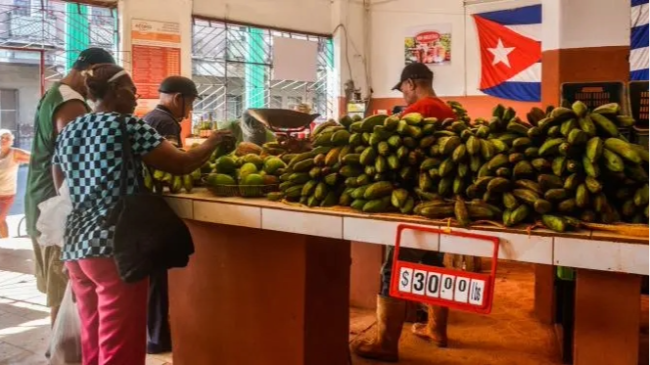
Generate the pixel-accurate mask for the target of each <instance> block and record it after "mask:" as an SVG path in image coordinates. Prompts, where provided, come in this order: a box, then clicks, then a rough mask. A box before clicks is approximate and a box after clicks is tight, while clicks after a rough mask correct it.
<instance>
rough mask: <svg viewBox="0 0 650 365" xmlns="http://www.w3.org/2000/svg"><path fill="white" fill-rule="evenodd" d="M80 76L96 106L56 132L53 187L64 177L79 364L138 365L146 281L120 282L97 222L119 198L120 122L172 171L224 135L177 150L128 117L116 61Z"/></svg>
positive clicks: (189, 167)
mask: <svg viewBox="0 0 650 365" xmlns="http://www.w3.org/2000/svg"><path fill="white" fill-rule="evenodd" d="M85 77H86V87H87V89H88V95H89V97H90V99H91V100H93V101H94V102H95V109H94V110H93V112H92V113H89V114H86V115H84V116H82V117H79V118H77V119H76V120H75V121H73V122H72V123H70V124H68V126H67V127H66V128H65V129H64V130H63V131H62V132H61V133H60V134H59V136H58V138H57V142H56V150H55V154H54V159H53V174H54V180H55V184H56V186H57V189H58V188H59V186H60V185H61V183H62V182H63V179H67V182H68V186H69V188H70V198H71V200H72V205H73V211H72V213H71V214H70V216H69V217H68V221H67V224H66V233H65V244H64V246H63V249H62V257H61V258H62V260H63V261H65V265H66V268H67V269H68V272H69V276H70V280H71V282H72V288H73V290H74V293H75V295H76V298H77V307H78V310H79V315H80V317H81V322H82V331H81V341H82V354H83V365H108V364H125V365H126V364H128V365H144V363H145V357H146V339H147V336H146V311H147V292H148V282H147V280H143V281H141V282H138V283H134V284H126V283H124V282H123V281H121V280H120V277H119V275H118V272H117V268H116V266H115V263H114V261H113V257H112V256H113V253H112V247H113V234H114V227H110V228H104V227H103V225H102V222H103V221H104V219H105V218H106V217H107V214H108V212H109V211H110V210H111V208H112V207H113V206H114V205H115V204H116V202H117V201H118V199H119V191H120V175H121V168H122V156H121V146H122V145H121V143H122V142H121V141H122V137H123V136H122V133H121V130H120V126H119V123H126V125H127V131H128V138H129V139H130V142H131V148H132V150H133V154H134V156H135V158H136V159H141V160H142V161H144V162H145V163H146V164H147V165H149V166H151V167H153V168H155V169H158V170H162V171H167V172H170V173H172V174H176V175H182V174H188V173H190V172H191V171H194V170H195V169H197V168H199V167H200V166H201V165H203V163H205V161H207V160H208V158H209V157H210V154H211V153H212V151H213V150H214V149H215V148H216V147H217V145H218V144H219V143H221V141H222V140H224V139H228V138H230V136H229V135H228V133H227V132H215V133H214V134H213V135H212V136H211V137H210V138H209V139H208V140H207V141H206V142H204V143H203V144H201V145H200V146H199V147H196V148H193V149H191V150H190V151H188V152H183V151H180V150H178V149H177V148H176V147H174V145H172V144H171V143H169V142H167V141H165V140H164V138H162V137H161V136H160V135H158V133H156V131H155V130H154V129H153V128H151V127H150V126H148V125H147V124H145V123H144V122H143V121H142V120H140V119H139V118H137V117H135V116H133V115H132V113H133V111H134V110H135V107H136V104H137V99H138V94H137V90H136V87H135V85H134V84H133V81H132V80H131V77H130V76H129V75H128V73H126V71H124V70H123V69H122V68H121V67H119V66H116V65H113V64H99V65H95V66H93V67H92V68H91V69H90V70H88V71H87V72H86V74H85ZM138 173H141V172H140V171H129V173H128V176H129V179H128V189H127V192H128V193H129V194H132V193H134V191H135V189H134V181H135V179H134V177H135V176H136V174H138Z"/></svg>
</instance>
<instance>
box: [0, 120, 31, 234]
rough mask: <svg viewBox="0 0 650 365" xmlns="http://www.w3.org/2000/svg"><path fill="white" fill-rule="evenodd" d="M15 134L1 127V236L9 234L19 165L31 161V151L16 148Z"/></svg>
mask: <svg viewBox="0 0 650 365" xmlns="http://www.w3.org/2000/svg"><path fill="white" fill-rule="evenodd" d="M13 145H14V135H13V133H11V131H10V130H8V129H0V238H6V237H8V236H9V229H8V227H7V215H8V214H9V209H11V206H12V205H13V203H14V197H15V196H16V183H17V182H18V167H20V165H21V164H27V163H29V152H27V151H23V150H21V149H19V148H14V147H13Z"/></svg>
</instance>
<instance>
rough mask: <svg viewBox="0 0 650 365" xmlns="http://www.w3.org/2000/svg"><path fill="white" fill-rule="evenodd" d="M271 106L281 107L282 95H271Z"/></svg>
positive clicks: (274, 107)
mask: <svg viewBox="0 0 650 365" xmlns="http://www.w3.org/2000/svg"><path fill="white" fill-rule="evenodd" d="M270 107H271V108H273V109H282V107H283V106H282V96H279V95H271V106H270Z"/></svg>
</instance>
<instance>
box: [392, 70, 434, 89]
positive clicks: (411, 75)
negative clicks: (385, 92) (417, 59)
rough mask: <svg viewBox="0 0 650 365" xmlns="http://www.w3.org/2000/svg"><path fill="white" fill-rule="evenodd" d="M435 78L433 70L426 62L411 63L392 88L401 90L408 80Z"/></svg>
mask: <svg viewBox="0 0 650 365" xmlns="http://www.w3.org/2000/svg"><path fill="white" fill-rule="evenodd" d="M409 79H411V80H433V72H431V70H429V67H427V65H425V64H424V63H409V64H408V65H406V67H404V69H403V70H402V77H400V79H399V82H398V83H397V84H396V85H395V86H394V87H393V89H392V90H399V89H400V87H401V86H402V83H403V82H404V81H406V80H409Z"/></svg>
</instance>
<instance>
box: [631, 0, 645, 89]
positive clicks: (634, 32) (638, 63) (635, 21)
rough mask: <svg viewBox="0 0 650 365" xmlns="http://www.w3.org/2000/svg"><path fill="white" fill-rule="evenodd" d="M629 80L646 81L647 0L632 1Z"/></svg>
mask: <svg viewBox="0 0 650 365" xmlns="http://www.w3.org/2000/svg"><path fill="white" fill-rule="evenodd" d="M630 33H631V39H630V79H632V80H648V0H632V23H631V32H630Z"/></svg>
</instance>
